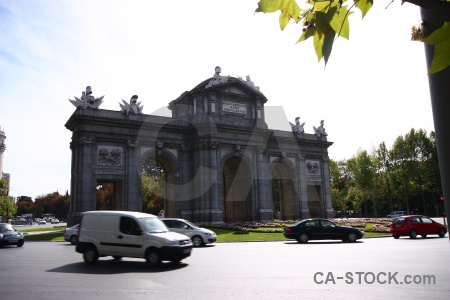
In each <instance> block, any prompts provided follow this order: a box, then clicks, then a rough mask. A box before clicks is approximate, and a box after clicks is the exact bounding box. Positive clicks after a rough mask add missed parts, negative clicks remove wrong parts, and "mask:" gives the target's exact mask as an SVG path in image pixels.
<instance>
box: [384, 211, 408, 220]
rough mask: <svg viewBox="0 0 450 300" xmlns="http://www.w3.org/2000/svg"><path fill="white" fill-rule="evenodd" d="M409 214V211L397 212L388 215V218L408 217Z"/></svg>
mask: <svg viewBox="0 0 450 300" xmlns="http://www.w3.org/2000/svg"><path fill="white" fill-rule="evenodd" d="M407 214H408V212H407V211H402V210H396V211H393V212H391V213H390V214H388V215H387V217H388V218H397V217H401V216H406V215H407Z"/></svg>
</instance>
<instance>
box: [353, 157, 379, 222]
mask: <svg viewBox="0 0 450 300" xmlns="http://www.w3.org/2000/svg"><path fill="white" fill-rule="evenodd" d="M347 167H348V170H349V172H350V173H351V176H352V179H353V180H354V181H355V184H356V185H357V186H358V187H359V190H360V193H361V194H362V195H363V198H365V199H371V200H372V209H373V215H374V217H377V205H376V200H375V195H376V194H375V184H376V181H375V180H376V172H375V170H376V165H375V161H374V158H373V157H372V156H371V155H369V153H367V151H366V150H361V151H358V153H357V154H356V156H354V157H352V158H351V159H349V160H348V161H347ZM366 213H367V212H366Z"/></svg>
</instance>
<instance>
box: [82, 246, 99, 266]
mask: <svg viewBox="0 0 450 300" xmlns="http://www.w3.org/2000/svg"><path fill="white" fill-rule="evenodd" d="M83 259H84V262H85V263H87V264H89V265H92V264H95V263H96V262H97V260H98V253H97V250H96V249H95V248H94V247H88V248H86V250H84V252H83Z"/></svg>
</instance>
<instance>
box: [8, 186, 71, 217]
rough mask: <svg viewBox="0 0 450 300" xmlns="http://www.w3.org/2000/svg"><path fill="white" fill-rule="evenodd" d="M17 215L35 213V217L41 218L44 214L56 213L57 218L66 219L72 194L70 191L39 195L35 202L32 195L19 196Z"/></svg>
mask: <svg viewBox="0 0 450 300" xmlns="http://www.w3.org/2000/svg"><path fill="white" fill-rule="evenodd" d="M16 205H17V211H16V214H15V215H17V216H22V215H26V214H33V218H41V217H42V216H43V215H44V214H47V213H51V214H54V215H55V217H56V218H57V219H66V218H67V215H68V214H69V210H70V196H69V194H68V192H66V194H65V195H61V194H59V193H58V192H53V193H49V194H46V195H41V196H38V197H36V198H35V199H34V202H33V201H32V199H31V198H30V197H27V196H20V197H18V198H17V204H16Z"/></svg>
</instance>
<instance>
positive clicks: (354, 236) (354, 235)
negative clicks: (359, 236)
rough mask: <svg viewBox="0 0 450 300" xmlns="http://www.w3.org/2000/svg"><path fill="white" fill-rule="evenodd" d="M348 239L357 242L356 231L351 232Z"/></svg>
mask: <svg viewBox="0 0 450 300" xmlns="http://www.w3.org/2000/svg"><path fill="white" fill-rule="evenodd" d="M347 241H349V242H350V243H354V242H356V234H355V233H354V232H350V233H349V234H348V236H347Z"/></svg>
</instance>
